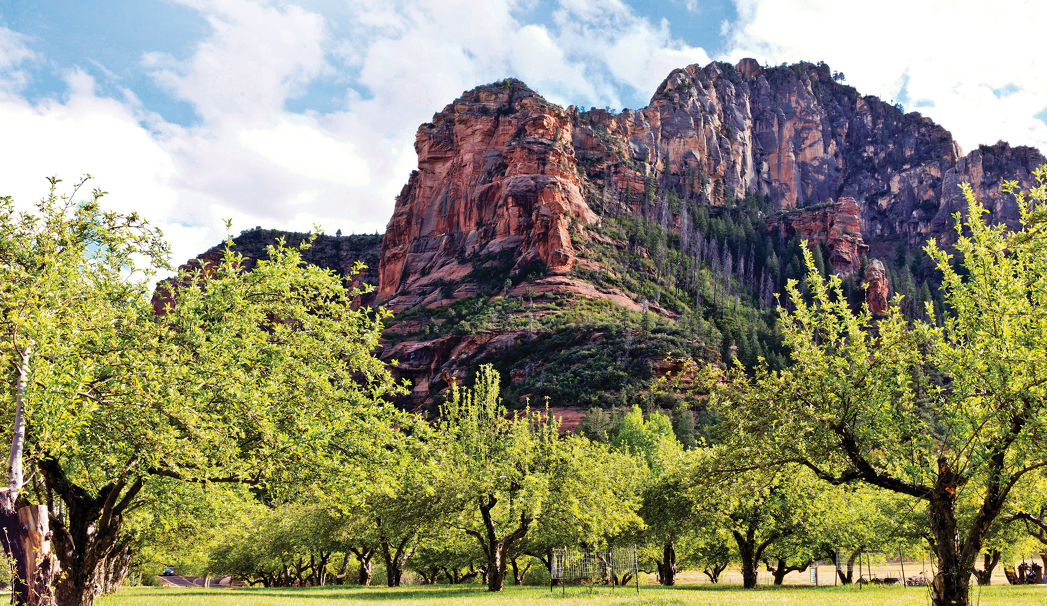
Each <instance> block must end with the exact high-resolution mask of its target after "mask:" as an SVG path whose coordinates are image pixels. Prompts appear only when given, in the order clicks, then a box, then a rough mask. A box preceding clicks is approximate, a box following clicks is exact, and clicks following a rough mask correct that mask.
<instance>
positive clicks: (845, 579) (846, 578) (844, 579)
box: [831, 549, 862, 585]
mask: <svg viewBox="0 0 1047 606" xmlns="http://www.w3.org/2000/svg"><path fill="white" fill-rule="evenodd" d="M861 552H862V550H861V549H855V550H854V551H853V552H851V555H850V557H848V558H847V574H844V572H843V571H842V570H840V569H839V565H840V564H839V562H837V561H836V554H831V555H832V559H833V564H836V566H837V570H836V574H837V576H839V577H840V584H841V585H850V584H851V583H853V582H854V561H855V560H856V559H858V554H860V553H861Z"/></svg>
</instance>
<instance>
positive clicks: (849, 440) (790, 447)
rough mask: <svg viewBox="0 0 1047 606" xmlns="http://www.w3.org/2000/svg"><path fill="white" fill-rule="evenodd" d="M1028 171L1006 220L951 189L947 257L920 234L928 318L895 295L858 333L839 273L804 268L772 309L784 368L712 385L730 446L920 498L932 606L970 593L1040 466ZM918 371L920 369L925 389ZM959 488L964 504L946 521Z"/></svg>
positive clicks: (1042, 412) (1040, 245)
mask: <svg viewBox="0 0 1047 606" xmlns="http://www.w3.org/2000/svg"><path fill="white" fill-rule="evenodd" d="M1035 175H1036V178H1037V180H1038V186H1037V187H1036V188H1034V189H1033V190H1032V191H1031V192H1029V193H1028V194H1025V193H1022V192H1019V193H1018V195H1017V200H1018V207H1019V210H1020V220H1021V229H1019V230H1018V231H1016V232H1012V231H1009V230H1008V229H1007V228H1006V227H1005V226H1003V225H990V224H988V223H987V221H986V217H985V215H986V213H987V211H986V210H985V209H984V207H982V206H981V204H980V203H979V202H978V201H977V200H976V199H975V198H974V195H973V193H972V191H971V189H970V188H969V187H967V186H965V187H964V194H965V196H966V198H967V203H968V215H967V216H966V217H960V216H957V222H956V225H957V234H958V241H957V243H956V245H955V251H956V253H957V255H958V259H959V260H957V259H953V258H952V256H950V255H949V254H948V253H947V252H945V251H944V250H942V249H941V248H939V247H938V246H937V245H936V244H935V243H934V242H933V241H932V242H931V243H929V244H928V246H927V248H926V249H925V250H926V251H927V252H928V254H930V256H931V258H932V259H933V260H934V262H935V263H936V265H937V268H938V271H940V272H941V273H942V275H943V286H942V288H943V292H944V297H945V301H946V303H947V305H948V307H949V309H950V314H949V315H948V316H947V317H946V318H945V319H944V321H943V322H942V324H940V325H930V324H927V323H924V322H920V321H916V322H914V323H913V324H912V326H911V327H910V326H909V323H908V322H907V321H906V319H905V318H904V317H903V315H902V313H901V312H900V310H899V301H898V300H897V299H895V301H894V302H893V303H892V306H891V309H890V310H889V313H888V315H887V317H886V318H885V319H884V320H882V321H880V322H879V323H878V324H877V325H875V331H873V330H871V329H872V328H873V327H874V325H873V323H872V322H873V321H872V318H871V316H870V314H869V313H868V311H867V310H864V311H863V312H862V313H861V314H859V315H855V314H853V313H852V312H851V310H850V309H849V308H848V307H847V305H846V302H845V299H844V298H843V296H842V294H841V293H840V282H839V280H838V279H836V278H831V279H830V280H829V281H828V282H826V281H825V280H824V279H823V278H822V277H821V276H820V275H819V274H818V273H817V272H816V271H813V270H812V271H810V272H809V274H808V284H809V286H810V287H811V290H812V294H813V300H812V302H811V303H810V304H807V303H805V302H804V300H803V299H802V298H801V296H800V293H799V292H797V289H796V286H795V284H792V285H790V288H789V291H790V295H791V299H792V302H793V305H795V311H794V312H793V313H787V312H785V311H784V310H782V311H781V319H782V321H781V325H782V331H783V334H784V336H785V342H786V343H787V345H788V346H789V347H790V349H791V351H792V356H793V360H794V365H793V366H792V367H790V368H788V369H785V370H782V371H780V372H774V373H772V372H767V371H761V372H759V373H758V375H757V377H756V379H755V380H750V379H748V378H746V377H745V376H744V375H742V374H741V373H738V372H734V373H732V375H731V376H730V378H729V381H728V383H727V384H726V386H725V387H724V388H723V389H722V390H721V391H720V394H719V396H718V401H719V407H720V411H721V414H723V415H724V417H725V418H726V419H727V424H728V426H729V430H728V431H729V434H730V435H732V436H734V437H735V444H734V448H735V449H736V452H738V453H748V455H749V456H758V455H756V454H755V453H761V454H760V455H759V456H763V457H766V458H768V459H769V461H768V462H774V463H785V462H797V463H800V464H802V465H805V466H807V467H808V468H810V469H811V470H813V471H814V472H815V473H816V474H817V475H818V476H819V477H821V478H823V479H824V480H826V481H829V482H831V483H846V482H852V481H862V482H866V483H869V484H872V485H874V486H878V487H880V488H883V489H886V490H890V491H894V492H898V493H901V494H905V495H909V496H911V497H915V498H917V499H920V500H923V501H924V502H925V503H926V504H927V513H928V519H929V522H930V533H929V536H930V538H931V540H932V541H933V545H934V551H935V554H936V556H937V560H938V572H937V574H936V575H935V578H934V581H933V583H932V592H931V593H932V603H933V604H934V605H935V606H938V605H946V604H948V605H953V604H967V603H969V585H970V577H971V574H972V573H973V571H974V564H975V561H976V558H977V557H978V555H979V554H980V553H981V551H982V546H983V544H984V541H985V538H986V536H987V533H988V532H989V530H990V529H991V527H992V525H993V524H994V523H995V522H997V519H998V518H999V516H1000V515H1001V512H1002V511H1003V510H1004V506H1005V505H1006V503H1007V500H1008V498H1009V497H1010V495H1011V491H1012V489H1013V488H1014V486H1015V485H1016V484H1017V483H1018V482H1019V481H1021V479H1022V478H1023V477H1024V476H1025V475H1026V474H1028V473H1029V472H1031V471H1034V470H1037V469H1041V468H1043V467H1045V466H1047V442H1045V441H1044V440H1042V439H1041V438H1040V437H1038V436H1039V433H1040V432H1041V431H1042V428H1043V427H1044V425H1045V424H1047V407H1045V402H1047V400H1045V399H1044V393H1045V389H1047V305H1045V304H1047V233H1045V231H1047V224H1045V218H1044V217H1045V211H1044V204H1045V202H1047V168H1045V167H1041V168H1039V169H1037V170H1036V171H1035ZM1009 188H1010V190H1011V191H1015V189H1016V186H1015V185H1014V184H1010V186H1009ZM807 260H808V267H811V266H812V263H811V260H810V257H809V255H808V259H807ZM961 265H962V268H963V270H962V271H961V270H960V267H959V266H961ZM920 373H923V374H924V375H925V376H928V377H932V378H933V380H930V381H928V382H925V383H924V385H925V386H926V388H920V386H921V383H920V382H919V380H918V379H919V378H920V377H919V376H918V374H920ZM965 492H974V494H975V498H976V499H977V501H978V504H977V507H976V509H975V510H974V512H973V513H972V514H971V515H970V516H967V517H961V516H959V515H958V509H957V500H958V498H959V495H960V494H963V493H965Z"/></svg>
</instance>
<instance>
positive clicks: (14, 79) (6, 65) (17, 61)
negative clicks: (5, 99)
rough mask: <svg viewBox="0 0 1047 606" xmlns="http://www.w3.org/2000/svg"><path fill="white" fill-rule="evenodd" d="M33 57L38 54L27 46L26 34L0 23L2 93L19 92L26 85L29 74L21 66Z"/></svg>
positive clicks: (0, 92)
mask: <svg viewBox="0 0 1047 606" xmlns="http://www.w3.org/2000/svg"><path fill="white" fill-rule="evenodd" d="M32 59H36V54H35V53H34V52H33V51H32V50H30V48H29V47H28V46H26V38H25V36H23V35H22V34H19V33H18V32H15V31H12V30H10V29H8V28H6V27H4V26H2V25H0V94H4V95H10V94H14V93H18V92H20V91H22V90H23V89H24V88H25V87H26V84H28V83H29V74H28V73H27V72H26V71H25V70H24V69H20V67H21V65H22V64H23V63H25V62H26V61H30V60H32Z"/></svg>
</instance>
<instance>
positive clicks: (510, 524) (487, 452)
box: [438, 365, 557, 591]
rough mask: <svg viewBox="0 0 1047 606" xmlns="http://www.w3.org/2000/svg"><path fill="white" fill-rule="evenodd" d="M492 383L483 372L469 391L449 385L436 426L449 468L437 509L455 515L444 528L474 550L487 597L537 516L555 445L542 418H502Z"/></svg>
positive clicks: (494, 376)
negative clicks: (479, 554)
mask: <svg viewBox="0 0 1047 606" xmlns="http://www.w3.org/2000/svg"><path fill="white" fill-rule="evenodd" d="M498 381H499V374H498V371H496V370H494V368H493V367H491V366H490V365H484V366H481V367H480V369H479V372H478V373H477V376H476V384H475V385H474V386H473V387H472V388H469V389H462V388H459V387H458V386H457V385H454V386H453V387H452V391H451V399H450V401H449V402H448V403H447V404H446V406H444V407H443V409H442V413H443V418H442V419H441V420H440V422H439V424H438V429H439V431H440V434H441V438H442V440H443V444H444V446H445V448H446V449H447V452H448V457H447V461H448V463H449V467H448V469H447V471H446V474H447V475H446V476H445V481H444V483H443V491H444V495H445V496H444V497H443V498H442V499H441V502H442V503H443V504H444V508H445V509H444V511H445V512H447V513H448V514H449V515H453V513H454V512H460V515H458V516H457V517H456V519H454V520H453V521H452V522H451V523H452V524H453V525H455V526H457V527H459V528H461V529H462V530H464V531H465V533H466V534H467V535H469V536H470V537H473V538H475V539H476V541H477V542H478V543H479V545H480V548H481V550H482V551H483V553H484V557H485V559H486V560H487V562H486V566H485V569H486V573H487V575H486V576H487V589H488V591H501V590H502V587H503V585H504V582H505V572H506V566H507V565H508V563H509V552H510V549H511V548H512V547H513V544H514V543H516V542H517V541H519V540H521V539H523V538H524V537H525V536H527V533H528V532H529V531H530V530H531V527H532V525H533V524H534V520H535V518H536V517H537V516H539V515H541V513H542V505H543V504H544V502H545V501H546V500H547V497H548V494H549V491H550V483H549V474H548V466H547V463H548V461H549V459H550V458H551V455H552V452H553V451H554V450H555V449H556V440H557V437H556V426H555V425H554V424H552V423H550V420H549V419H548V417H540V416H537V415H534V416H533V415H531V414H530V411H524V413H523V414H521V415H510V414H509V413H508V411H507V410H506V409H505V407H504V406H503V405H502V401H501V398H500V397H499V386H498Z"/></svg>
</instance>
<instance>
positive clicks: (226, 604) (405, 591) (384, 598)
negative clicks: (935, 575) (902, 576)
mask: <svg viewBox="0 0 1047 606" xmlns="http://www.w3.org/2000/svg"><path fill="white" fill-rule="evenodd" d="M979 589H980V590H979ZM929 602H930V600H929V597H928V594H927V589H926V588H925V587H907V588H902V587H864V588H858V587H854V586H848V587H796V586H791V587H790V586H785V587H780V588H763V589H757V590H752V591H746V590H743V589H741V587H739V586H737V585H733V586H731V585H728V586H713V585H690V586H688V585H684V586H679V587H674V588H661V587H641V588H640V594H639V595H637V594H636V592H635V589H634V590H633V591H628V590H623V589H621V588H619V589H618V590H617V592H616V593H615V594H612V593H611V591H610V589H609V588H605V587H600V588H596V589H595V590H594V591H593V594H592V595H590V594H589V591H588V589H586V588H582V587H568V588H567V596H566V597H562V596H561V593H560V588H557V589H556V591H555V592H553V593H550V592H549V589H548V588H544V589H543V588H539V587H509V588H506V590H505V591H504V592H503V593H501V594H494V595H492V594H488V593H486V592H485V591H484V590H483V588H482V587H480V586H476V585H471V586H468V587H464V588H463V587H461V586H459V587H452V586H439V585H437V586H431V587H419V586H414V587H399V588H395V589H387V588H383V587H374V588H348V587H345V586H334V587H310V588H305V589H176V588H155V587H131V588H125V589H122V590H120V592H119V593H117V594H116V595H112V596H107V597H105V598H102V599H99V600H98V601H96V602H95V603H96V604H98V606H366V605H371V606H375V605H378V604H390V605H392V604H395V605H396V606H452V605H454V606H457V605H458V604H462V605H463V606H521V605H524V604H549V605H550V606H552V605H554V604H563V605H564V606H603V605H612V604H613V605H622V606H685V605H690V604H694V605H696V606H862V605H865V604H877V605H881V604H882V605H884V606H924V605H926V604H928V603H929ZM971 603H972V604H975V605H978V606H1047V586H1043V585H1039V586H1023V587H1010V586H990V587H985V588H978V587H974V588H973V590H972V595H971Z"/></svg>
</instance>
